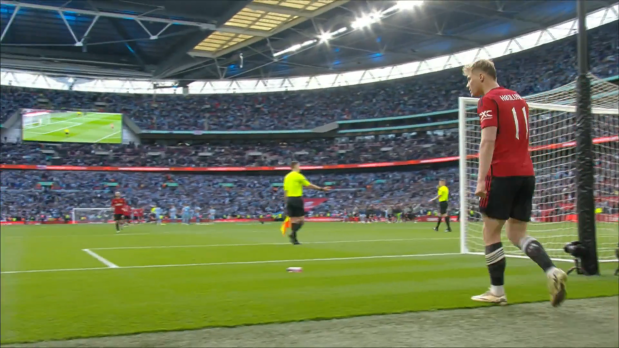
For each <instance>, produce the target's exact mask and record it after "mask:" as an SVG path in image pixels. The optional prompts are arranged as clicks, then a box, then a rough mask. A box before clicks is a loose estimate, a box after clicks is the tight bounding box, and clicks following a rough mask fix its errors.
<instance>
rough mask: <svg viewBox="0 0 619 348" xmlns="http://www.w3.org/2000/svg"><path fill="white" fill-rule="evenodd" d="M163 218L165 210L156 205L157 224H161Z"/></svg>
mask: <svg viewBox="0 0 619 348" xmlns="http://www.w3.org/2000/svg"><path fill="white" fill-rule="evenodd" d="M161 218H163V211H162V210H161V208H159V207H155V219H157V225H161Z"/></svg>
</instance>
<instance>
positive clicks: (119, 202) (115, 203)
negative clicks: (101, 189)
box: [112, 192, 127, 233]
mask: <svg viewBox="0 0 619 348" xmlns="http://www.w3.org/2000/svg"><path fill="white" fill-rule="evenodd" d="M125 205H127V201H125V199H124V198H121V197H120V192H116V193H115V194H114V198H113V199H112V208H114V221H116V233H119V232H120V224H121V223H122V220H123V214H124V212H123V208H124V206H125Z"/></svg>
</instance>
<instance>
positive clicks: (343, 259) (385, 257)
mask: <svg viewBox="0 0 619 348" xmlns="http://www.w3.org/2000/svg"><path fill="white" fill-rule="evenodd" d="M454 255H464V254H461V253H440V254H410V255H377V256H353V257H334V258H324V259H297V260H265V261H232V262H209V263H186V264H178V265H146V266H123V267H118V268H117V269H142V268H169V267H200V266H228V265H261V264H269V263H292V262H296V263H300V262H323V261H349V260H371V259H404V258H413V257H435V256H454ZM106 269H112V268H108V267H97V268H64V269H43V270H30V271H5V272H0V273H2V274H19V273H42V272H71V271H94V270H106Z"/></svg>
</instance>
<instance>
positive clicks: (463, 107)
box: [458, 97, 619, 262]
mask: <svg viewBox="0 0 619 348" xmlns="http://www.w3.org/2000/svg"><path fill="white" fill-rule="evenodd" d="M478 101H479V98H472V97H459V98H458V135H459V139H458V150H459V167H460V168H459V175H460V253H462V254H472V255H483V253H481V252H471V251H469V249H468V247H467V228H468V226H467V225H468V221H469V220H468V218H469V214H468V209H467V208H468V202H467V197H468V196H467V195H468V192H467V189H468V187H467V180H466V177H467V159H468V158H467V157H468V156H467V148H466V146H467V121H468V119H467V114H466V113H467V111H468V110H470V109H473V108H476V105H477V102H478ZM527 104H528V105H529V108H530V109H537V110H548V111H559V112H570V113H576V106H571V105H560V104H550V103H535V102H527ZM591 114H613V115H619V110H617V109H608V108H599V107H592V108H591ZM575 237H576V236H575ZM509 257H516V258H526V257H525V256H518V255H509ZM553 260H555V261H568V262H572V261H573V260H572V259H556V258H553ZM600 262H605V261H602V260H600Z"/></svg>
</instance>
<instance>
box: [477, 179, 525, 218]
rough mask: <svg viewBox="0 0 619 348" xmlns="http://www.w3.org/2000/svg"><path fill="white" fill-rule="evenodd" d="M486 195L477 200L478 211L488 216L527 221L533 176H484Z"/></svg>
mask: <svg viewBox="0 0 619 348" xmlns="http://www.w3.org/2000/svg"><path fill="white" fill-rule="evenodd" d="M486 190H487V192H488V193H487V196H486V198H484V199H480V200H479V211H480V212H481V213H482V214H485V215H486V216H488V217H489V218H492V219H497V220H507V219H509V218H512V219H516V220H520V221H524V222H529V221H531V210H532V208H533V193H534V191H535V177H534V176H507V177H491V176H488V177H486Z"/></svg>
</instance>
